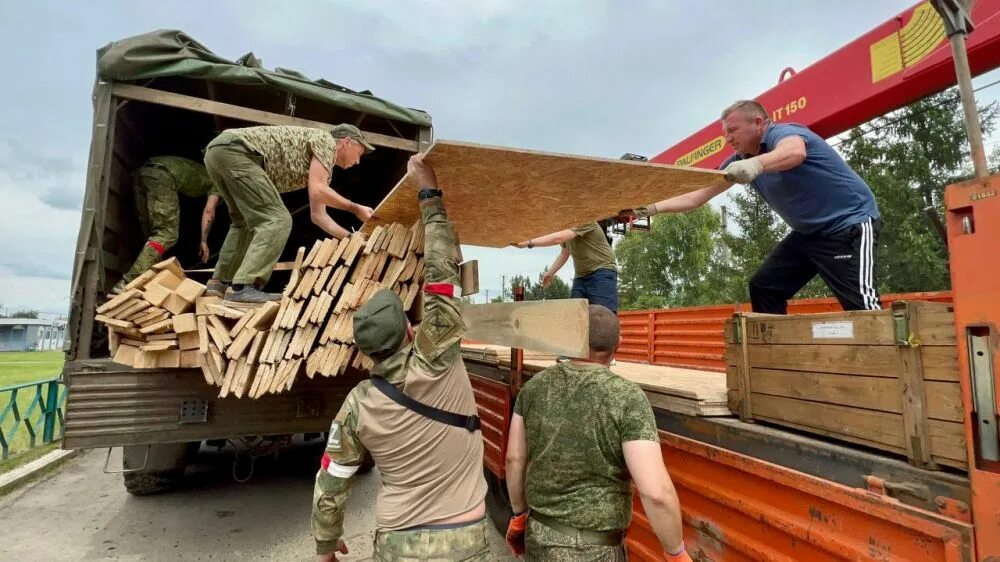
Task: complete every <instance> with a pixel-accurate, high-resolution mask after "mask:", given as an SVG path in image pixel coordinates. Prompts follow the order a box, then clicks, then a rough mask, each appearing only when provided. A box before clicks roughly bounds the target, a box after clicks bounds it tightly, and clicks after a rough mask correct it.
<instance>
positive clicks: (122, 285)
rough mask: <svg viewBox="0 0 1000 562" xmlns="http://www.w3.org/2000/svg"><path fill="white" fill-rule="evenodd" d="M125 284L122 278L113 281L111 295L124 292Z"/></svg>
mask: <svg viewBox="0 0 1000 562" xmlns="http://www.w3.org/2000/svg"><path fill="white" fill-rule="evenodd" d="M125 285H126V283H125V280H124V279H122V280H121V281H119V282H117V283H115V286H114V287H111V294H112V295H120V294H122V293H124V292H125Z"/></svg>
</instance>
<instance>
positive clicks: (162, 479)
mask: <svg viewBox="0 0 1000 562" xmlns="http://www.w3.org/2000/svg"><path fill="white" fill-rule="evenodd" d="M124 476H125V490H126V491H127V492H128V493H130V494H132V495H133V496H151V495H153V494H163V493H166V492H172V491H173V490H174V488H176V487H177V484H178V483H179V482H180V481H181V479H182V478H183V477H184V471H183V470H142V471H139V472H126V473H125V475H124Z"/></svg>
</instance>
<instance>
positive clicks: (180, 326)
mask: <svg viewBox="0 0 1000 562" xmlns="http://www.w3.org/2000/svg"><path fill="white" fill-rule="evenodd" d="M174 331H175V332H177V333H178V334H183V333H186V332H197V331H198V321H197V317H196V316H195V315H194V314H193V313H190V312H189V313H187V314H178V315H176V316H174Z"/></svg>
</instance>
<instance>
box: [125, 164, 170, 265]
mask: <svg viewBox="0 0 1000 562" xmlns="http://www.w3.org/2000/svg"><path fill="white" fill-rule="evenodd" d="M132 188H133V195H134V196H135V210H136V212H137V214H138V218H139V226H140V227H142V233H143V235H144V236H146V238H147V240H146V244H145V245H143V247H142V251H141V252H139V256H138V257H137V258H136V260H135V262H134V263H133V264H132V267H131V268H129V270H128V272H126V273H125V276H124V277H123V278H122V281H123V283H128V282H129V281H132V280H133V279H135V278H136V277H138V276H139V275H141V274H142V273H144V272H145V271H146V270H148V269H149V268H150V267H152V266H153V265H154V264H156V263H158V262H160V261H162V260H163V255H162V254H161V252H160V251H158V250H157V249H156V247H155V246H159V247H160V248H161V249H162V251H164V252H165V251H167V250H169V249H170V248H171V247H173V245H174V244H176V243H177V235H178V230H179V228H180V222H181V207H180V202H179V201H178V199H177V184H176V181H175V180H174V176H173V175H171V174H170V172H169V171H167V169H166V168H163V167H161V166H158V165H155V164H154V165H146V166H143V167H142V168H139V170H138V171H137V172H136V173H135V180H134V182H133V184H132ZM150 242H152V243H153V244H150Z"/></svg>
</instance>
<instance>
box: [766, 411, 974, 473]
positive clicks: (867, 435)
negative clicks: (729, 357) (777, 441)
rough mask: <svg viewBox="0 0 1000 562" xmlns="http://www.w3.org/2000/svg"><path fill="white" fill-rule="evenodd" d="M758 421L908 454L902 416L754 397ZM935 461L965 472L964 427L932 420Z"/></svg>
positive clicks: (929, 424) (931, 429)
mask: <svg viewBox="0 0 1000 562" xmlns="http://www.w3.org/2000/svg"><path fill="white" fill-rule="evenodd" d="M753 404H754V418H757V419H761V420H766V421H772V422H775V423H779V424H781V425H788V426H791V427H795V428H798V429H802V430H804V431H809V432H811V433H819V434H821V435H826V436H829V437H835V438H838V439H843V440H845V441H850V442H852V443H860V444H862V445H868V446H870V447H876V448H879V449H888V450H890V451H893V452H896V453H900V454H905V453H906V443H905V435H904V433H903V421H902V415H900V414H891V413H887V412H878V411H874V410H866V409H863V408H851V407H847V406H838V405H836V404H821V403H818V402H810V401H807V400H795V399H793V398H784V397H779V396H769V395H766V394H756V393H755V394H754V396H753ZM928 427H929V428H930V442H931V452H932V457H933V459H934V461H936V462H939V463H941V464H946V465H948V466H954V467H957V468H965V466H966V453H965V433H964V429H963V426H962V424H961V423H953V422H944V421H939V420H929V422H928Z"/></svg>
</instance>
